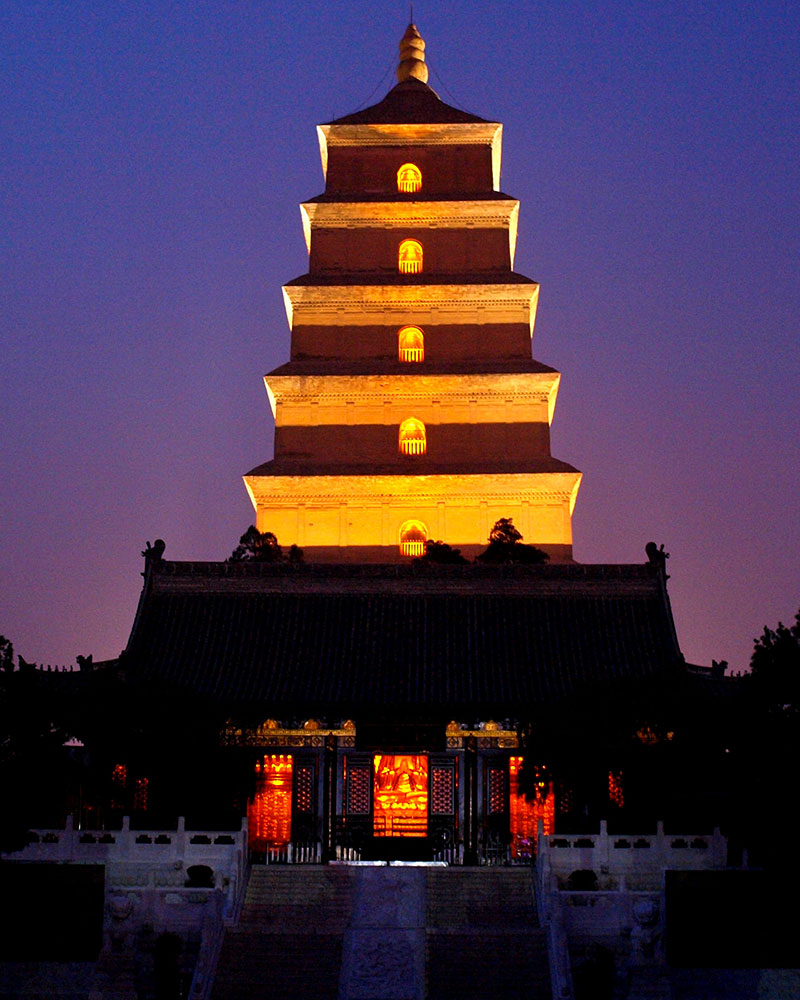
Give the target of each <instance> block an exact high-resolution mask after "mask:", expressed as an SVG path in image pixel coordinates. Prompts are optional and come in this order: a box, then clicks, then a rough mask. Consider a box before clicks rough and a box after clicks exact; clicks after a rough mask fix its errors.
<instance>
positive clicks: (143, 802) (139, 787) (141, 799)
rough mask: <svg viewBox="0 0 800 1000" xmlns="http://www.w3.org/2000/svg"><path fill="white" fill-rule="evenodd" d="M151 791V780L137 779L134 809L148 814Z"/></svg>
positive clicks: (134, 790)
mask: <svg viewBox="0 0 800 1000" xmlns="http://www.w3.org/2000/svg"><path fill="white" fill-rule="evenodd" d="M149 791H150V779H149V778H137V779H136V781H135V783H134V789H133V808H134V809H136V810H138V811H139V812H146V811H147V806H148V793H149Z"/></svg>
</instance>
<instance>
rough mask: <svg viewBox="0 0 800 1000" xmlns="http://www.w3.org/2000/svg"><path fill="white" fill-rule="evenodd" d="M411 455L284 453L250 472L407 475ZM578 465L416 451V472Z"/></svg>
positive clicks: (546, 458) (524, 471)
mask: <svg viewBox="0 0 800 1000" xmlns="http://www.w3.org/2000/svg"><path fill="white" fill-rule="evenodd" d="M410 468H411V467H410V465H409V463H408V461H407V456H403V455H400V454H398V455H397V457H396V458H393V459H392V460H391V461H388V462H375V461H372V460H370V459H365V460H364V461H362V462H358V461H352V462H346V461H343V460H342V459H341V458H340V457H339V456H338V455H331V456H330V460H329V461H327V462H321V461H317V462H311V461H309V460H308V459H306V458H304V457H301V458H290V457H281V458H275V459H271V460H270V461H268V462H262V464H261V465H257V466H256V467H255V468H254V469H250V471H249V472H247V473H246V475H248V476H301V475H302V476H364V475H370V476H407V475H408V473H409V470H410ZM577 471H578V470H577V469H576V468H575V466H574V465H569V464H568V463H567V462H562V461H561V460H560V459H558V458H553V456H552V455H542V456H540V457H539V458H532V459H530V460H527V461H526V462H524V463H522V462H520V460H519V459H518V458H514V457H513V456H504V455H499V456H497V455H493V454H492V455H486V456H484V458H483V459H482V460H480V461H477V460H471V461H468V462H467V461H463V462H438V461H435V460H433V459H431V457H430V455H415V456H414V464H413V472H414V475H415V476H437V475H447V476H476V475H477V476H485V475H497V476H502V475H518V474H521V475H526V476H527V475H535V474H538V473H558V472H563V473H569V474H571V473H574V472H577Z"/></svg>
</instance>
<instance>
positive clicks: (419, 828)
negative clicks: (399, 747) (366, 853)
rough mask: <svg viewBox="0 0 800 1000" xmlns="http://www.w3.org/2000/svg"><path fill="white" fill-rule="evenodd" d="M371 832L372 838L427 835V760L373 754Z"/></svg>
mask: <svg viewBox="0 0 800 1000" xmlns="http://www.w3.org/2000/svg"><path fill="white" fill-rule="evenodd" d="M374 763H375V794H374V811H373V817H374V819H373V832H374V834H375V836H376V837H424V836H426V835H427V833H428V758H427V757H425V756H424V755H420V754H391V755H390V754H375V760H374Z"/></svg>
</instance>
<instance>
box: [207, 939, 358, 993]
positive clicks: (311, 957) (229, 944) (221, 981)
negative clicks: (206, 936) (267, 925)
mask: <svg viewBox="0 0 800 1000" xmlns="http://www.w3.org/2000/svg"><path fill="white" fill-rule="evenodd" d="M341 961H342V938H341V935H338V934H319V935H311V934H290V933H280V934H264V933H260V932H257V931H243V930H240V929H232V930H229V931H228V932H227V933H226V935H225V941H224V943H223V946H222V954H221V955H220V961H219V965H218V967H217V975H216V978H215V980H214V989H213V992H212V1000H298V998H299V997H306V996H308V997H312V996H313V997H319V998H320V1000H327V998H330V1000H335V998H336V996H337V994H338V990H339V969H340V967H341Z"/></svg>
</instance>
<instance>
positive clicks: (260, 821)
mask: <svg viewBox="0 0 800 1000" xmlns="http://www.w3.org/2000/svg"><path fill="white" fill-rule="evenodd" d="M292 764H293V761H292V755H291V754H283V753H275V754H266V755H265V756H264V757H263V758H262V759H261V760H258V761H256V791H255V795H254V796H253V798H252V799H251V800H250V802H249V803H248V807H247V826H248V830H249V832H250V843H251V845H252V846H253V848H254V849H255V850H263V849H264V847H265V846H266V845H267V844H288V843H289V841H290V839H291V834H292Z"/></svg>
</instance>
